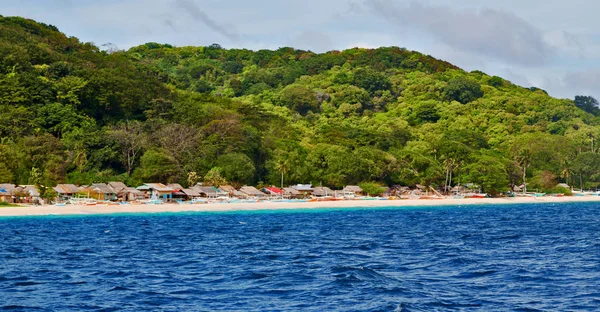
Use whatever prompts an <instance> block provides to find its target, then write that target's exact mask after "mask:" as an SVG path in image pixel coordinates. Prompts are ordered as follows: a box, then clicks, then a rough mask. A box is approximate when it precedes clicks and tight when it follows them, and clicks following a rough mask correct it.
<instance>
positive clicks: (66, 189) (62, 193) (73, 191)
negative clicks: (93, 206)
mask: <svg viewBox="0 0 600 312" xmlns="http://www.w3.org/2000/svg"><path fill="white" fill-rule="evenodd" d="M54 191H55V192H56V193H57V194H58V198H59V199H62V200H66V199H70V198H73V197H74V196H75V195H77V193H79V187H78V186H77V185H75V184H58V185H56V186H55V187H54Z"/></svg>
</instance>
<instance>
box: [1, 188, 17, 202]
mask: <svg viewBox="0 0 600 312" xmlns="http://www.w3.org/2000/svg"><path fill="white" fill-rule="evenodd" d="M16 190H17V187H16V186H15V185H13V184H0V201H3V202H7V203H14V202H16V196H15V191H16Z"/></svg>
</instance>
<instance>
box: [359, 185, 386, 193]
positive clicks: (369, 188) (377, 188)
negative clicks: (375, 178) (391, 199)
mask: <svg viewBox="0 0 600 312" xmlns="http://www.w3.org/2000/svg"><path fill="white" fill-rule="evenodd" d="M358 186H360V188H361V189H362V190H363V192H364V193H365V194H368V195H370V196H378V195H381V193H383V192H384V191H385V187H384V186H383V185H381V184H380V183H377V182H362V183H359V184H358Z"/></svg>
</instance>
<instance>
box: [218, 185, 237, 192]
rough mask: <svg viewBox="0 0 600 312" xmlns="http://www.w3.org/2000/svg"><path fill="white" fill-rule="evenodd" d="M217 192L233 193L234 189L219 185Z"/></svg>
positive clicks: (229, 186)
mask: <svg viewBox="0 0 600 312" xmlns="http://www.w3.org/2000/svg"><path fill="white" fill-rule="evenodd" d="M219 190H221V191H223V192H227V193H233V191H235V188H233V186H231V185H221V186H219Z"/></svg>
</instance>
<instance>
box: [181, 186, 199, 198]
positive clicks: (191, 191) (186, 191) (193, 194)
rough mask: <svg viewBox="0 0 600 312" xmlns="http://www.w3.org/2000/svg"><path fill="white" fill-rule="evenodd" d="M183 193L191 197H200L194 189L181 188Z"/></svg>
mask: <svg viewBox="0 0 600 312" xmlns="http://www.w3.org/2000/svg"><path fill="white" fill-rule="evenodd" d="M182 191H183V193H184V194H185V195H187V196H191V197H200V193H199V192H198V191H196V190H194V189H189V188H188V189H182Z"/></svg>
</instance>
